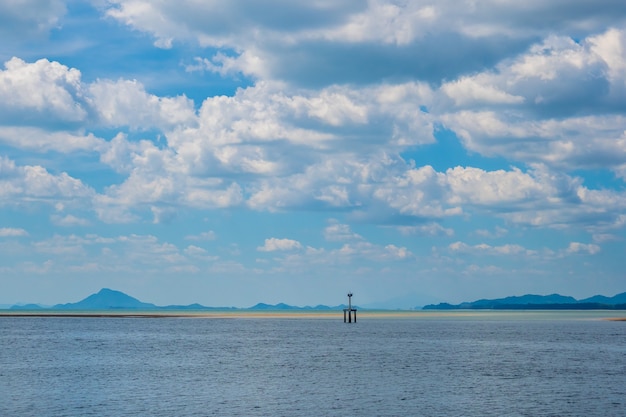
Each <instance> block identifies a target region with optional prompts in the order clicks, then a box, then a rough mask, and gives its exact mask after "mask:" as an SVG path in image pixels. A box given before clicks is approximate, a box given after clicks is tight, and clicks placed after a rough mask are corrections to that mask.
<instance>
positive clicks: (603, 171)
mask: <svg viewBox="0 0 626 417" xmlns="http://www.w3.org/2000/svg"><path fill="white" fill-rule="evenodd" d="M0 39H1V41H0V304H6V305H10V304H13V303H19V302H34V303H41V304H56V303H65V302H74V301H78V300H80V299H82V298H84V297H86V296H88V295H90V294H92V293H94V292H97V291H98V290H99V289H100V288H112V289H116V290H119V291H123V292H126V293H127V294H130V295H132V296H134V297H137V298H139V299H141V300H142V301H145V302H152V303H155V304H158V305H166V304H190V303H196V302H197V303H201V304H204V305H209V306H236V307H248V306H251V305H254V304H256V303H258V302H265V303H272V304H274V303H278V302H285V303H288V304H292V305H299V306H305V305H317V304H325V305H337V304H339V303H343V302H346V301H347V298H346V293H347V292H348V291H352V292H353V293H354V297H353V302H354V303H355V304H357V305H362V306H387V307H398V308H408V307H413V306H420V305H424V304H428V303H432V302H441V301H446V302H451V303H459V302H462V301H472V300H475V299H478V298H498V297H505V296H509V295H522V294H528V293H532V294H552V293H560V294H563V295H570V296H574V297H576V298H585V297H589V296H592V295H595V294H604V295H609V296H610V295H614V294H617V293H620V292H623V291H626V268H624V267H625V266H626V262H625V261H624V259H626V245H625V239H626V230H625V229H626V2H624V1H623V0H594V1H590V0H567V1H566V0H553V1H549V2H546V1H544V0H527V1H524V2H519V1H509V0H482V1H481V0H438V1H424V0H412V1H402V0H397V1H388V0H369V1H365V0H344V1H341V2H337V1H334V0H333V1H330V0H309V1H292V0H289V1H287V0H266V1H263V2H259V1H255V0H230V1H228V2H216V1H202V2H199V1H194V0H178V1H176V2H172V1H166V0H91V1H88V0H81V1H78V0H65V1H64V0H46V1H42V0H0Z"/></svg>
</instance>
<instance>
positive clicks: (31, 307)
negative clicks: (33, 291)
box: [11, 304, 43, 310]
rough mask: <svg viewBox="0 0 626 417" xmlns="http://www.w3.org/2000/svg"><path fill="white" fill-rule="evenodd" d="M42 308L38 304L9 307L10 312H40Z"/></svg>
mask: <svg viewBox="0 0 626 417" xmlns="http://www.w3.org/2000/svg"><path fill="white" fill-rule="evenodd" d="M42 308H43V307H42V306H40V305H39V304H18V305H14V306H11V310H41V309H42Z"/></svg>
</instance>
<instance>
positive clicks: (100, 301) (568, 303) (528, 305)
mask: <svg viewBox="0 0 626 417" xmlns="http://www.w3.org/2000/svg"><path fill="white" fill-rule="evenodd" d="M345 307H346V305H344V304H341V305H338V306H326V305H316V306H313V307H310V306H306V307H298V306H292V305H288V304H285V303H278V304H265V303H258V304H256V305H254V306H251V307H247V308H237V307H207V306H203V305H201V304H189V305H167V306H157V305H155V304H152V303H144V302H142V301H140V300H138V299H136V298H134V297H131V296H130V295H127V294H124V293H123V292H121V291H116V290H111V289H108V288H103V289H101V290H100V291H99V292H97V293H95V294H92V295H90V296H88V297H87V298H85V299H83V300H81V301H78V302H76V303H66V304H57V305H54V306H50V307H45V306H40V305H38V304H23V305H14V306H12V307H10V310H23V311H26V310H28V311H37V310H42V311H111V310H118V311H161V312H163V311H229V310H230V311H266V312H267V311H324V310H326V311H328V310H342V309H343V308H345ZM360 309H363V308H360ZM420 309H422V310H626V292H624V293H621V294H617V295H615V296H613V297H606V296H603V295H595V296H593V297H589V298H585V299H582V300H577V299H575V298H573V297H568V296H563V295H559V294H551V295H533V294H527V295H522V296H512V297H505V298H497V299H492V300H488V299H480V300H476V301H471V302H463V303H460V304H449V303H440V304H430V305H427V306H424V307H422V308H420V307H415V309H414V310H420ZM363 310H366V309H363Z"/></svg>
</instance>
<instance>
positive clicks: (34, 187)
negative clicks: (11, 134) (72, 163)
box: [0, 156, 94, 205]
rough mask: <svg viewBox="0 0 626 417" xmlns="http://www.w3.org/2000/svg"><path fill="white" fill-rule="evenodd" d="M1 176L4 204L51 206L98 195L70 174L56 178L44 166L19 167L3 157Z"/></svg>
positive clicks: (88, 198) (1, 192)
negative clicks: (59, 202) (46, 203)
mask: <svg viewBox="0 0 626 417" xmlns="http://www.w3.org/2000/svg"><path fill="white" fill-rule="evenodd" d="M0 174H2V176H1V177H0V178H1V179H0V197H1V200H2V201H4V205H8V204H17V203H18V202H20V201H28V202H31V201H41V202H47V201H48V202H50V204H53V203H57V202H58V201H59V200H62V201H63V200H66V201H68V202H69V201H70V200H78V201H80V200H83V202H85V201H89V200H90V199H91V198H92V197H93V195H94V191H93V190H92V189H91V188H89V187H87V186H86V185H84V184H83V183H82V182H81V181H80V180H78V179H76V178H73V177H71V176H69V175H68V174H67V173H64V172H63V173H61V174H59V175H53V174H50V173H49V172H48V171H47V170H46V169H44V168H43V167H41V166H37V165H25V166H18V165H16V164H15V162H14V161H11V160H10V159H8V158H6V157H3V156H0ZM72 202H74V201H72Z"/></svg>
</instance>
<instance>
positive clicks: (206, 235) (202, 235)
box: [185, 230, 217, 240]
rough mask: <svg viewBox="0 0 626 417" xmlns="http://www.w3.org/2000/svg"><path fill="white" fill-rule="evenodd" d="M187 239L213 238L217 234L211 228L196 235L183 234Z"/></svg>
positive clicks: (215, 237)
mask: <svg viewBox="0 0 626 417" xmlns="http://www.w3.org/2000/svg"><path fill="white" fill-rule="evenodd" d="M185 239H187V240H215V239H217V234H216V233H215V232H214V231H213V230H209V231H207V232H202V233H200V234H197V235H188V236H185Z"/></svg>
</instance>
